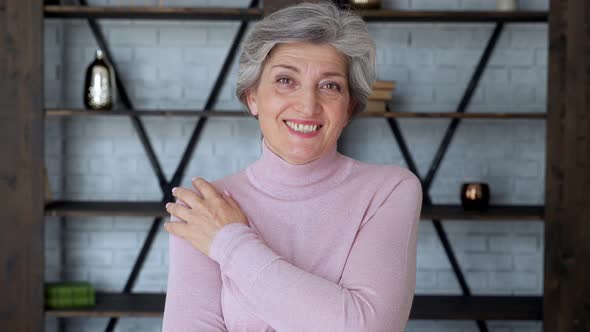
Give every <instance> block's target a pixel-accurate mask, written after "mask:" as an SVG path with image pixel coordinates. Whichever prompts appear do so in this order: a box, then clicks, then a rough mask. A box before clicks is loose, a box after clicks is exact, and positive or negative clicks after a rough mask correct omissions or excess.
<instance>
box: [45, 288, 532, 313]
mask: <svg viewBox="0 0 590 332" xmlns="http://www.w3.org/2000/svg"><path fill="white" fill-rule="evenodd" d="M164 302H165V295H164V294H156V293H140V294H113V293H98V294H96V306H95V307H92V308H86V309H70V310H64V309H60V310H56V309H48V310H46V311H45V314H46V315H47V316H51V317H161V316H162V313H163V312H164ZM410 318H411V319H449V320H476V319H480V320H542V319H543V303H542V297H540V296H527V297H524V296H473V297H465V296H452V295H416V296H415V297H414V302H413V304H412V311H411V313H410Z"/></svg>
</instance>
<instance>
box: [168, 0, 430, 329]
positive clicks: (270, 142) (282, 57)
mask: <svg viewBox="0 0 590 332" xmlns="http://www.w3.org/2000/svg"><path fill="white" fill-rule="evenodd" d="M374 54H375V46H374V43H373V41H372V40H371V38H370V37H369V34H368V32H367V27H366V24H365V23H364V22H363V21H362V20H361V19H360V18H359V17H358V16H356V15H354V14H352V13H349V12H346V11H340V10H339V9H338V8H337V7H336V6H334V5H332V4H330V3H322V4H301V5H297V6H293V7H289V8H286V9H283V10H280V11H278V12H276V13H274V14H272V15H270V16H268V17H267V18H265V19H264V20H262V21H261V22H260V23H258V24H257V25H256V27H255V28H254V29H253V31H252V33H251V34H250V35H249V37H248V39H247V40H246V42H245V44H244V50H243V53H242V56H241V58H240V71H239V79H238V86H237V92H236V93H237V95H238V97H239V98H240V100H241V101H242V102H243V103H244V104H245V105H246V106H247V108H248V110H249V112H250V113H251V114H252V115H253V116H255V117H257V119H258V122H259V124H260V129H261V131H262V134H263V137H264V138H263V140H262V142H261V146H262V154H261V157H260V158H259V160H257V161H256V162H255V163H253V164H252V165H250V166H248V167H247V168H246V169H244V170H242V171H241V172H239V173H237V174H234V175H231V176H228V177H226V178H223V179H221V180H218V181H215V182H214V183H209V182H207V181H205V180H204V179H201V178H194V179H193V186H194V188H191V189H188V188H174V190H173V195H174V196H175V197H176V199H177V200H176V202H175V203H168V204H167V205H166V209H167V211H168V212H169V213H170V214H171V221H172V222H168V223H166V226H165V227H166V230H167V231H168V232H170V234H171V235H170V270H169V278H168V291H167V296H166V306H165V312H164V326H163V330H164V331H275V330H278V331H402V330H403V328H404V327H405V325H406V323H407V320H408V317H409V313H410V308H411V304H412V298H413V294H414V289H415V285H416V237H417V229H418V221H419V216H420V209H421V206H422V188H421V185H420V181H419V179H418V178H417V177H416V176H415V175H414V174H413V173H412V172H410V171H409V170H407V169H406V168H403V167H401V166H398V165H371V164H366V163H362V162H359V161H357V160H353V159H351V158H348V157H346V156H344V155H342V154H340V153H338V151H337V149H336V143H337V140H338V138H339V137H340V134H341V132H342V130H343V128H344V127H345V126H346V125H347V124H348V123H349V121H350V119H351V117H352V116H354V114H356V113H358V112H361V111H363V110H364V108H365V106H366V102H367V96H368V95H369V93H370V85H371V83H372V82H373V81H374V76H375V75H374V62H375V59H374Z"/></svg>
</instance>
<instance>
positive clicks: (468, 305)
mask: <svg viewBox="0 0 590 332" xmlns="http://www.w3.org/2000/svg"><path fill="white" fill-rule="evenodd" d="M410 318H411V319H449V320H455V319H457V320H542V319H543V298H542V297H541V296H471V297H468V296H447V295H444V296H438V295H416V296H415V297H414V302H413V303H412V311H411V313H410Z"/></svg>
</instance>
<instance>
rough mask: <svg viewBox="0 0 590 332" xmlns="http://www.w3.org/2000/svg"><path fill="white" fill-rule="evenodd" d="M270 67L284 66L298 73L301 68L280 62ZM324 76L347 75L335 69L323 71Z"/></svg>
mask: <svg viewBox="0 0 590 332" xmlns="http://www.w3.org/2000/svg"><path fill="white" fill-rule="evenodd" d="M270 68H271V69H273V68H284V69H287V70H291V71H294V72H296V73H299V69H298V68H297V67H294V66H291V65H284V64H278V65H274V66H272V67H270ZM322 76H324V77H326V76H338V77H342V78H346V75H344V74H342V73H340V72H335V71H334V72H332V71H330V72H325V73H322Z"/></svg>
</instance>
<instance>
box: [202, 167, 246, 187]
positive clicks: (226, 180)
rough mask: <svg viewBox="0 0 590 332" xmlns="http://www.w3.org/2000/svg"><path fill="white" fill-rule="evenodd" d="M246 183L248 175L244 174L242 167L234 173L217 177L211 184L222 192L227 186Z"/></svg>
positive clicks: (244, 170) (237, 185)
mask: <svg viewBox="0 0 590 332" xmlns="http://www.w3.org/2000/svg"><path fill="white" fill-rule="evenodd" d="M247 183H248V177H247V175H246V169H245V168H244V169H242V170H240V171H238V172H236V173H232V174H229V175H226V176H224V177H222V178H220V179H217V180H215V181H213V182H211V184H212V185H213V186H214V187H215V189H217V191H219V192H223V190H225V189H227V190H229V188H236V187H239V186H242V185H246V184H247Z"/></svg>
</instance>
